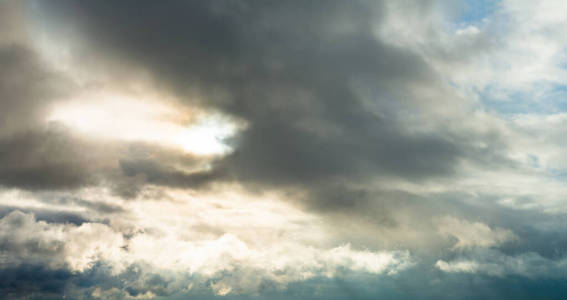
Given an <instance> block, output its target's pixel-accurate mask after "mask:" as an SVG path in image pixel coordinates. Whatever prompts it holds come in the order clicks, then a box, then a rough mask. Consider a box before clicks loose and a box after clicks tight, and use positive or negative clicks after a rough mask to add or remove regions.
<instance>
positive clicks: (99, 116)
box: [47, 95, 241, 155]
mask: <svg viewBox="0 0 567 300" xmlns="http://www.w3.org/2000/svg"><path fill="white" fill-rule="evenodd" d="M93 98H96V99H93ZM47 121H48V122H60V123H62V124H64V125H66V126H69V127H70V128H71V129H73V130H77V131H79V132H81V133H83V134H87V135H91V136H95V137H97V138H106V139H113V140H125V141H141V142H150V143H157V144H161V145H163V146H168V147H176V148H181V149H182V150H184V151H186V152H189V153H193V154H196V155H224V154H227V153H229V152H230V151H232V148H231V147H230V146H228V145H226V144H224V140H225V139H227V138H229V137H231V136H233V135H234V134H235V133H236V132H237V130H238V129H240V127H241V126H239V125H238V124H236V122H232V121H231V120H228V118H224V117H221V116H219V115H218V114H206V113H202V112H199V113H195V112H191V111H180V110H178V109H176V108H175V107H173V106H168V105H167V104H164V103H159V102H157V101H141V100H137V99H133V98H128V97H117V96H112V95H97V97H92V96H91V97H88V98H87V99H86V100H83V99H82V100H81V101H79V100H75V101H69V102H65V103H62V104H61V105H59V106H57V107H55V108H54V109H53V110H52V112H51V114H50V115H49V117H48V119H47Z"/></svg>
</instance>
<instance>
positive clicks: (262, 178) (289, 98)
mask: <svg viewBox="0 0 567 300" xmlns="http://www.w3.org/2000/svg"><path fill="white" fill-rule="evenodd" d="M42 8H43V7H42ZM44 9H45V10H46V11H48V12H49V14H48V16H49V17H51V18H52V19H53V20H54V21H52V22H53V23H51V24H52V25H53V26H60V27H70V26H75V27H77V28H78V29H77V30H78V32H79V34H77V36H76V42H77V43H79V44H80V46H75V47H76V49H78V50H77V54H76V57H77V59H79V60H81V61H84V62H95V63H96V64H97V65H100V64H107V65H106V66H107V67H108V69H109V70H116V69H120V68H128V66H134V67H136V68H142V69H145V70H149V71H150V72H151V73H152V74H153V76H154V78H155V80H156V81H158V82H159V84H160V85H161V86H163V87H169V88H171V89H172V90H173V91H175V92H176V93H177V94H178V95H179V97H180V98H182V99H187V100H184V101H188V103H187V105H190V106H191V105H198V106H203V107H207V108H209V109H214V110H221V111H223V112H225V113H228V114H230V115H232V116H235V117H238V118H241V119H244V120H246V121H247V122H248V123H249V127H248V129H246V130H245V131H244V132H242V133H241V134H240V135H239V136H238V137H237V138H235V139H234V140H233V141H232V143H233V144H234V147H235V149H236V151H235V152H234V153H233V154H231V155H229V156H228V157H226V158H224V159H222V160H220V161H217V162H216V163H215V164H214V165H215V167H216V168H219V169H221V170H223V171H222V172H221V173H222V174H223V176H222V177H223V178H232V179H234V180H237V181H240V182H246V183H250V184H252V185H258V184H269V185H275V186H288V185H291V186H293V185H308V186H309V185H310V186H309V187H310V188H313V187H315V186H316V184H322V185H324V184H325V182H327V181H334V180H343V179H345V178H346V179H348V180H365V179H368V178H371V177H376V176H379V177H395V178H402V179H404V180H410V181H421V180H431V179H435V178H438V177H446V176H450V175H454V174H455V173H456V169H457V166H458V163H459V162H460V161H461V160H463V159H471V160H479V158H482V157H484V156H483V153H479V152H478V151H471V149H468V147H470V146H469V145H468V144H467V142H468V141H467V138H464V137H461V136H455V135H454V134H453V135H451V134H449V132H445V133H443V132H429V133H428V132H424V133H411V132H408V130H406V127H407V124H406V122H405V118H406V117H404V116H411V115H425V116H426V115H427V113H428V111H429V108H431V107H435V106H436V105H446V104H447V103H451V99H426V98H425V97H421V96H419V95H417V96H416V95H415V93H412V92H411V90H412V89H414V88H416V87H418V86H433V87H434V89H435V88H438V89H439V90H440V95H444V96H448V94H447V93H444V92H443V89H442V87H441V86H440V84H439V81H438V78H437V75H435V73H434V72H433V71H432V70H430V69H429V67H428V66H427V64H426V63H425V62H424V61H423V60H422V59H421V58H420V57H419V56H418V55H417V54H415V53H412V52H411V50H407V49H403V48H399V47H394V46H392V45H389V44H386V43H384V42H381V41H380V40H379V39H378V38H376V37H375V35H374V33H373V28H375V27H376V26H380V19H381V15H382V14H383V13H385V10H384V8H383V6H382V4H381V2H364V1H355V2H348V3H347V2H342V1H330V2H329V1H325V2H322V1H321V2H319V1H308V2H297V1H285V2H275V1H242V2H241V1H229V2H206V1H205V2H203V1H198V2H186V1H168V2H165V3H159V4H158V3H153V2H139V1H121V2H118V3H117V2H109V1H96V2H81V1H56V2H55V3H50V4H49V6H46V7H45V8H44ZM117 62H119V63H118V64H117ZM117 65H118V67H117ZM195 95H198V96H197V97H196V96H195ZM449 97H450V95H449ZM188 99H191V100H188ZM195 99H197V100H195ZM425 119H427V117H425ZM502 161H505V159H504V158H503V157H500V156H498V155H497V156H496V157H495V159H494V161H491V163H501V162H502ZM122 167H123V168H125V169H126V170H127V171H128V172H130V173H137V172H138V173H139V172H146V171H148V170H150V169H151V170H153V174H156V176H153V177H152V181H153V182H156V183H157V182H167V181H169V179H170V178H172V176H171V175H172V174H170V173H165V172H156V170H159V166H157V165H152V166H150V165H148V164H147V163H145V162H143V161H138V162H132V161H129V162H124V163H123V164H122ZM158 173H159V174H162V175H163V178H161V179H160V178H159V177H158V176H157V174H158ZM173 178H180V177H179V176H173ZM216 178H217V177H216V176H200V177H199V178H198V179H197V180H195V179H194V178H187V179H186V180H187V181H188V182H189V184H188V185H190V186H191V185H195V184H193V183H191V182H195V183H200V182H204V181H206V180H209V179H210V180H214V179H216ZM177 180H178V179H175V180H174V181H177ZM180 180H181V181H183V180H185V179H180Z"/></svg>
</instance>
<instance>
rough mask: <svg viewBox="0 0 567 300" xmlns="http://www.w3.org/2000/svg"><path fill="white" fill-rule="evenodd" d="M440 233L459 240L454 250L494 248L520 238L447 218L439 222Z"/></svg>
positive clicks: (508, 231) (498, 230) (495, 229)
mask: <svg viewBox="0 0 567 300" xmlns="http://www.w3.org/2000/svg"><path fill="white" fill-rule="evenodd" d="M439 232H440V233H441V234H442V235H445V236H451V237H454V238H456V239H457V242H456V243H455V245H454V246H453V248H454V249H463V248H468V247H494V246H499V245H501V244H503V243H506V242H509V241H513V240H515V239H517V238H518V237H517V236H516V235H515V234H514V233H513V232H512V231H510V230H507V229H502V228H490V227H488V226H487V225H486V224H483V223H479V222H468V221H463V220H459V219H456V218H454V217H450V216H446V217H443V218H441V219H440V220H439Z"/></svg>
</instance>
